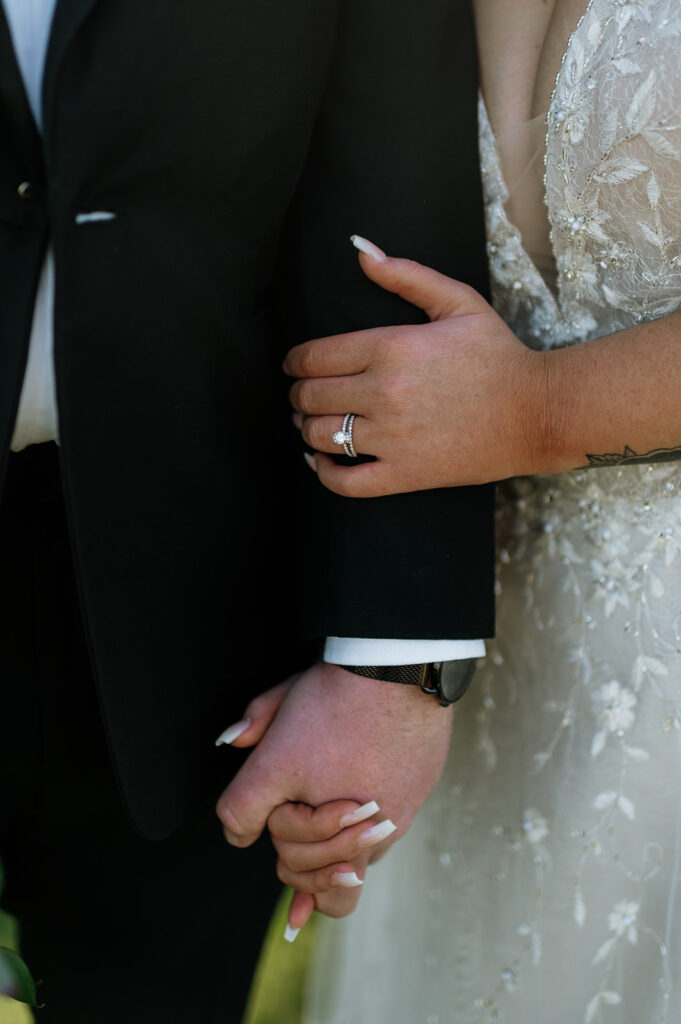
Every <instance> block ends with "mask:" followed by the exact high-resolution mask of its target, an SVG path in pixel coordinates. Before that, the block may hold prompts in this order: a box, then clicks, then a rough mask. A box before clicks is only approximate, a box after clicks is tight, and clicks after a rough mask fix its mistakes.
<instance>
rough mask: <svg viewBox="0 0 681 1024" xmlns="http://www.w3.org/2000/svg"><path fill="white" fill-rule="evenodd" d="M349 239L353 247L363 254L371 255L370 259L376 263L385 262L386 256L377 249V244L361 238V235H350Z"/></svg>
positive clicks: (386, 260)
mask: <svg viewBox="0 0 681 1024" xmlns="http://www.w3.org/2000/svg"><path fill="white" fill-rule="evenodd" d="M350 241H351V242H352V244H353V245H354V247H355V249H359V251H360V252H363V253H364V254H365V256H371V258H372V259H374V260H376V262H377V263H387V262H388V257H387V256H386V254H385V253H384V252H383V250H382V249H379V248H378V246H377V245H374V243H373V242H370V241H369V239H368V238H362V236H361V235H351V236H350Z"/></svg>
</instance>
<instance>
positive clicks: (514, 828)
mask: <svg viewBox="0 0 681 1024" xmlns="http://www.w3.org/2000/svg"><path fill="white" fill-rule="evenodd" d="M539 123H541V134H542V139H541V143H538V141H537V123H530V124H529V125H527V126H524V128H523V129H521V130H518V131H516V132H515V133H512V134H511V135H510V136H509V137H508V138H506V137H502V138H501V139H500V140H499V143H497V140H496V139H495V137H494V135H493V133H492V130H491V128H490V124H489V120H488V118H487V115H486V111H485V107H484V104H483V103H482V101H481V109H480V148H481V158H482V168H483V179H484V187H485V195H486V207H487V225H488V236H489V255H490V264H491V269H492V278H493V290H494V303H495V306H496V309H497V310H498V311H499V313H500V314H501V315H502V316H503V317H504V319H505V320H506V321H507V322H508V323H509V324H510V325H511V326H512V327H513V329H514V330H515V331H516V333H517V334H518V335H519V336H520V337H521V338H522V339H523V340H524V341H525V342H526V343H527V344H528V345H531V346H532V347H535V348H551V347H555V346H561V345H566V344H578V343H580V342H583V341H586V340H588V339H591V338H595V337H599V336H602V335H606V334H610V333H612V332H615V331H618V330H620V329H622V328H625V327H629V326H631V325H633V324H637V323H640V322H643V321H648V320H652V319H654V318H657V317H661V316H664V315H665V314H668V313H671V312H673V311H676V310H678V309H679V308H681V5H679V3H678V0H631V2H629V0H591V3H590V4H588V6H587V7H586V10H585V13H584V15H583V17H582V20H581V21H580V22H579V24H578V25H577V27H576V29H575V31H574V32H573V34H572V36H571V37H570V41H569V44H568V47H567V51H566V53H565V56H564V59H563V62H562V65H561V68H560V70H559V71H558V77H557V82H556V88H555V92H554V94H553V97H552V100H551V105H550V109H549V111H548V113H547V116H546V118H545V119H541V121H540V122H539ZM508 146H510V150H509V149H508ZM544 159H545V195H543V194H542V193H543V191H544V181H543V178H544V174H543V171H544V168H543V167H542V164H543V162H544ZM505 171H507V176H508V179H509V181H508V183H507V181H506V178H505ZM544 200H545V206H544V205H543V201H544ZM547 213H548V218H547ZM623 440H624V441H626V438H625V439H623ZM605 461H606V462H607V459H606V460H605ZM498 542H499V567H498V581H499V582H498V602H499V603H498V614H499V619H498V639H497V640H496V641H495V642H494V643H493V644H490V648H489V656H488V659H487V662H486V664H485V666H484V668H483V669H482V670H481V671H480V673H479V675H478V677H477V678H476V681H475V683H474V685H473V687H472V689H471V691H470V693H469V695H468V696H467V697H466V699H465V700H464V701H463V702H462V704H461V706H460V707H458V708H457V712H456V721H455V728H454V737H453V741H452V748H451V755H450V759H449V762H448V765H447V768H446V771H445V774H444V777H443V779H442V782H441V784H440V786H439V788H438V789H437V791H436V792H435V794H434V795H433V797H432V798H431V799H430V801H429V803H428V804H427V805H426V807H425V808H424V810H423V811H422V813H421V814H420V815H419V817H418V818H417V820H416V822H415V824H414V825H413V827H412V830H411V831H410V833H409V834H408V836H407V837H406V838H405V839H404V840H402V841H401V843H399V844H398V845H397V846H396V847H395V848H394V849H393V850H392V851H391V852H390V854H389V855H388V856H387V857H386V858H385V860H384V861H382V862H381V863H380V864H379V865H377V866H376V867H375V868H372V869H371V871H370V873H369V881H368V884H367V886H366V892H364V894H363V897H362V901H361V904H360V908H359V910H358V912H357V913H356V914H355V915H354V916H353V917H352V918H349V919H348V920H347V921H343V922H329V923H325V924H324V926H323V930H322V941H321V946H320V954H319V959H318V963H317V966H316V969H315V972H314V976H313V981H312V986H311V992H310V997H309V1005H308V1011H307V1017H306V1020H307V1022H308V1024H341V1022H343V1024H344V1022H347V1024H350V1022H352V1024H355V1022H357V1021H376V1022H386V1024H387V1022H390V1024H526V1022H527V1021H535V1020H541V1022H542V1024H566V1022H569V1024H581V1022H584V1024H658V1022H660V1024H674V1022H677V1021H679V1020H681V885H680V884H679V880H680V872H681V557H680V554H681V464H680V463H678V462H669V463H663V464H656V465H654V466H653V465H651V466H646V465H636V464H632V465H618V466H615V465H613V466H607V465H606V467H605V468H602V469H597V470H588V471H577V472H573V473H567V474H562V475H559V476H545V477H535V478H531V479H520V480H515V481H512V482H509V483H507V484H505V485H503V487H502V488H500V496H499V507H498Z"/></svg>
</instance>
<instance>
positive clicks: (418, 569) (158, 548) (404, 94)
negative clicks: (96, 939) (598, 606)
mask: <svg viewBox="0 0 681 1024" xmlns="http://www.w3.org/2000/svg"><path fill="white" fill-rule="evenodd" d="M0 12H1V8H0ZM476 88H477V85H476V62H475V41H474V35H473V28H472V23H471V17H470V12H469V5H468V3H466V2H464V0H421V2H420V3H419V4H414V3H413V0H286V2H283V0H58V4H57V10H56V15H55V21H54V25H53V31H52V36H51V40H50V45H49V51H48V57H47V65H46V71H45V78H44V88H43V111H44V132H43V137H41V136H40V135H39V133H38V131H37V128H36V126H35V124H34V122H33V119H32V116H31V113H30V109H29V106H28V103H27V99H26V96H25V94H24V90H23V86H22V82H21V77H20V73H19V70H18V68H17V66H16V63H15V60H14V56H13V53H12V48H11V42H10V37H9V32H8V27H7V24H6V22H5V19H4V16H3V15H2V13H0V451H1V452H2V466H3V469H4V466H6V463H7V452H8V447H9V443H10V439H11V434H12V429H13V424H14V420H15V415H16V410H17V403H18V398H19V394H20V387H21V382H22V376H23V369H24V364H25V360H26V353H27V345H28V338H29V331H30V324H31V313H32V309H33V304H34V299H35V293H36V287H37V281H38V277H39V272H40V267H41V263H42V260H43V257H44V253H45V248H46V244H47V242H48V239H50V238H51V239H52V242H53V245H54V252H55V260H56V309H55V361H56V375H57V388H58V400H59V414H60V426H61V442H62V447H61V461H62V471H63V481H64V493H65V501H66V505H67V511H68V518H69V523H70V529H71V534H72V541H73V546H74V557H75V562H76V571H77V577H78V580H79V585H80V593H81V599H82V605H83V611H84V617H85V622H86V628H87V634H88V639H89V643H90V648H91V654H92V659H93V664H94V667H95V674H96V677H97V681H98V686H99V692H100V697H101V704H102V710H103V714H104V718H105V722H106V726H107V729H108V733H109V737H110V741H111V746H112V752H113V755H114V761H115V765H116V769H117V773H118V778H119V780H120V784H121V787H122V791H123V794H124V797H125V800H126V803H127V806H128V809H129V811H130V813H131V815H132V818H133V820H134V821H135V822H136V823H137V825H138V826H139V827H140V828H141V830H142V831H143V832H145V833H146V834H147V835H149V836H152V837H153V836H155V837H160V836H163V835H166V834H168V833H169V832H170V831H171V830H172V829H173V828H174V827H175V825H176V824H177V823H178V822H179V821H180V820H181V819H182V818H183V816H185V815H186V813H187V812H188V810H189V809H190V808H191V806H192V804H193V802H194V801H195V800H196V798H197V795H198V793H199V792H200V791H201V789H202V787H205V786H206V785H209V786H212V787H213V788H214V789H215V790H216V791H217V787H218V784H221V783H224V782H226V778H225V775H226V771H227V769H226V767H225V766H226V764H228V763H229V764H230V765H233V763H234V762H233V760H230V758H232V759H233V758H234V757H235V756H236V755H230V754H229V753H228V754H225V752H224V751H222V752H220V753H221V758H220V762H219V763H217V762H215V761H213V760H211V759H212V758H213V757H214V754H213V753H212V745H213V740H214V738H215V736H216V734H217V733H218V732H219V731H220V730H221V729H222V728H224V727H225V726H226V725H227V724H229V723H230V722H231V721H233V720H234V719H236V718H238V717H239V716H240V714H241V712H242V710H243V707H244V705H245V703H246V702H247V700H248V699H249V698H250V696H252V695H253V694H254V693H255V692H257V691H259V690H261V689H263V688H265V687H267V686H269V685H272V684H273V683H275V682H277V681H279V680H280V679H281V678H282V677H283V675H284V673H285V672H287V671H288V670H289V669H291V668H293V667H295V666H296V665H301V664H302V660H301V659H302V658H303V655H302V654H301V649H300V639H301V637H303V636H309V637H316V636H317V637H319V636H323V635H325V634H331V635H341V636H342V635H345V636H376V637H413V638H445V637H449V638H458V637H460V638H466V637H478V636H485V635H489V634H490V633H491V631H492V561H493V559H492V489H491V488H462V489H455V490H449V491H439V492H435V491H433V492H426V493H423V494H412V495H401V496H395V497H389V498H385V499H378V500H372V501H348V500H343V499H341V498H338V497H336V496H334V495H331V494H329V493H327V492H326V491H324V490H323V489H322V488H321V486H320V485H319V483H318V481H317V480H316V479H315V478H314V477H313V475H312V474H311V473H310V472H309V471H308V470H307V469H306V468H305V465H304V463H303V459H302V449H301V448H300V442H299V440H298V438H297V436H296V434H295V431H294V430H293V429H292V428H291V425H290V410H289V408H288V405H287V400H286V391H287V386H288V385H287V382H286V381H285V380H284V378H283V376H282V374H281V370H280V365H281V361H282V359H283V356H284V354H285V352H286V350H287V348H288V347H290V345H291V344H293V343H297V342H299V341H302V340H304V339H307V338H311V337H316V336H320V335H326V334H330V333H336V332H341V331H346V330H354V329H358V328H364V327H371V326H376V325H383V324H387V323H401V322H407V321H418V320H420V319H421V315H420V313H419V312H418V311H416V310H414V309H412V308H411V307H406V306H405V305H404V304H403V303H402V302H401V301H400V300H398V299H396V298H395V297H394V296H390V295H387V294H385V293H383V292H382V291H381V290H380V289H378V288H376V287H375V286H373V285H372V284H370V283H369V282H368V281H367V280H366V279H365V278H364V277H363V275H362V273H361V272H360V270H359V268H358V266H357V261H356V254H355V253H354V251H353V250H352V248H351V246H350V243H349V240H348V236H349V235H350V234H351V233H352V232H358V233H361V234H364V235H366V236H368V237H370V238H372V239H374V240H375V241H376V242H377V243H379V244H380V245H382V246H383V247H385V248H386V249H387V250H388V251H389V252H391V253H394V254H396V255H408V256H410V257H413V258H416V259H419V260H422V261H424V262H426V263H428V264H431V265H433V266H435V267H437V268H438V269H440V270H442V271H444V272H445V273H448V274H451V275H452V276H454V277H458V278H461V279H463V280H465V281H468V282H469V283H471V284H472V285H473V286H474V287H476V288H478V289H480V290H482V291H483V292H484V291H485V289H486V280H487V279H486V259H485V245H484V232H483V224H482V216H481V199H480V186H479V175H478V157H477V139H476V118H475V112H476ZM25 182H28V183H30V187H26V186H24V187H20V186H21V185H22V183H25ZM94 211H107V212H109V213H112V214H114V216H113V217H112V218H110V219H108V220H106V221H94V222H92V221H88V220H87V218H86V219H85V221H84V222H83V220H82V219H80V218H79V216H78V215H79V214H82V213H86V214H87V213H91V212H94ZM339 411H341V412H342V411H344V410H339ZM350 411H351V410H350ZM433 415H434V416H435V415H437V410H433ZM0 582H1V581H0Z"/></svg>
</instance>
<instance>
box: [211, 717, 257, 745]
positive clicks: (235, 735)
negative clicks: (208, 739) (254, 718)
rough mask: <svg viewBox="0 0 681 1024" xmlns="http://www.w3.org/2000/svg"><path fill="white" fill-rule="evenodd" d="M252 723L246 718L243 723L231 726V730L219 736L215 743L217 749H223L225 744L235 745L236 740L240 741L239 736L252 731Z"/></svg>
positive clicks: (226, 730)
mask: <svg viewBox="0 0 681 1024" xmlns="http://www.w3.org/2000/svg"><path fill="white" fill-rule="evenodd" d="M250 727H251V721H250V719H249V718H244V720H243V722H237V723H236V725H230V727H229V729H225V731H224V732H223V733H222V734H221V735H220V736H218V738H217V739H216V741H215V746H216V747H221V746H222V744H223V743H234V740H238V739H239V736H241V735H242V734H243V733H245V732H246V730H247V729H250Z"/></svg>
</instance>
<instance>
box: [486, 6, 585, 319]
mask: <svg viewBox="0 0 681 1024" xmlns="http://www.w3.org/2000/svg"><path fill="white" fill-rule="evenodd" d="M595 3H596V0H588V2H587V5H586V7H585V8H584V11H583V12H582V14H581V15H580V17H579V20H578V22H577V24H576V25H575V27H574V28H573V30H572V31H571V33H570V35H569V36H568V40H567V43H566V46H565V50H564V52H563V55H562V57H561V59H560V64H559V66H558V70H557V71H556V78H555V83H554V86H553V90H552V92H551V98H550V100H549V106H548V108H547V110H546V113H545V114H544V115H538V116H540V117H543V123H544V129H545V130H544V136H543V146H542V148H541V155H540V156H539V157H538V158H539V159H541V160H542V162H543V165H544V174H543V175H542V189H541V196H540V198H541V202H542V203H543V207H544V212H545V215H546V219H547V224H548V238H549V247H550V251H551V257H552V260H553V266H554V270H555V275H556V286H555V290H554V289H553V288H551V287H550V285H549V284H548V283H547V281H546V278H545V277H544V275H543V274H542V272H541V271H540V269H539V267H538V265H537V263H536V261H535V260H534V259H533V257H532V256H531V255H530V253H529V252H528V250H527V248H526V247H525V243H524V241H523V234H522V231H521V229H520V228H519V227H518V225H517V224H515V223H514V222H513V221H512V220H511V219H510V217H509V216H508V214H507V212H506V208H505V203H502V207H503V213H504V217H505V218H506V221H507V223H508V225H509V227H510V228H512V229H513V232H514V234H515V236H516V241H517V245H518V248H519V250H520V253H521V254H522V256H523V257H524V260H525V261H526V263H527V265H528V266H529V267H530V268H531V270H532V271H533V274H532V276H533V278H534V283H535V286H536V287H537V288H538V289H539V291H541V293H542V295H543V298H544V299H545V301H547V302H548V303H549V305H550V306H551V308H552V309H553V310H555V312H556V314H557V315H558V316H559V317H560V316H562V313H561V298H560V294H561V288H560V269H559V266H558V260H557V256H556V251H555V245H554V230H553V229H554V225H553V220H552V217H551V207H550V202H549V196H548V187H547V178H546V167H547V164H548V159H549V145H550V140H549V120H550V118H551V115H552V113H553V111H554V107H555V104H556V99H557V97H558V94H559V91H560V86H561V83H562V79H563V74H564V71H565V66H566V64H567V61H568V58H569V56H570V53H571V51H572V50H573V49H574V45H575V43H576V41H577V39H578V36H579V34H580V31H581V29H582V26H583V24H584V22H585V20H586V19H587V17H588V15H589V14H590V12H591V9H592V7H593V6H594V4H595ZM479 95H480V107H481V112H482V113H483V115H484V118H485V121H486V127H487V130H488V131H489V135H490V139H491V144H492V148H493V153H494V159H495V165H496V173H497V177H498V182H499V185H500V186H501V187H502V189H503V192H504V194H505V196H506V200H508V197H509V189H508V185H507V182H506V178H505V175H504V169H503V165H502V162H501V154H500V151H499V147H498V144H497V135H496V133H495V131H494V129H493V127H492V123H491V120H490V117H489V110H488V108H487V103H486V101H485V97H484V95H483V93H482V89H481V90H480V94H479Z"/></svg>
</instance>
